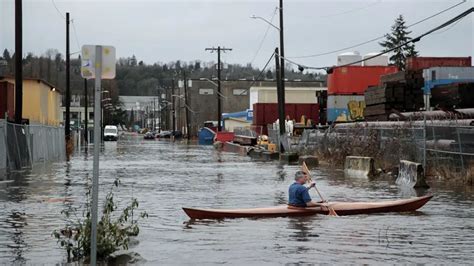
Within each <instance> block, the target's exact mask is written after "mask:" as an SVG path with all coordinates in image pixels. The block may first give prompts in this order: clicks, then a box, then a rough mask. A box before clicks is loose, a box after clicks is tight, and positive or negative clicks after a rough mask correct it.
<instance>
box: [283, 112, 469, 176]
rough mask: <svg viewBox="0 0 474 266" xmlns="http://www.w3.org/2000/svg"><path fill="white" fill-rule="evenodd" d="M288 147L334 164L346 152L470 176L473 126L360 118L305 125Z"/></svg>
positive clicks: (388, 165) (382, 164)
mask: <svg viewBox="0 0 474 266" xmlns="http://www.w3.org/2000/svg"><path fill="white" fill-rule="evenodd" d="M290 147H291V146H290ZM293 149H294V151H297V152H299V153H300V154H312V155H317V156H318V157H320V158H321V159H322V160H325V161H327V162H329V163H330V164H331V165H336V166H342V165H343V163H344V160H345V157H346V156H349V155H353V156H369V157H373V158H374V159H375V162H376V166H377V167H378V168H381V169H384V170H392V169H393V168H396V167H397V166H398V165H399V162H400V160H409V161H413V162H418V163H421V164H423V166H424V169H425V171H426V173H427V174H428V175H438V176H443V177H446V178H472V176H473V175H474V126H467V125H466V123H459V124H458V123H456V121H452V122H451V123H440V124H439V125H438V124H436V123H435V122H432V121H429V122H428V123H426V122H424V123H423V121H417V122H416V123H410V122H407V123H403V124H402V123H398V124H397V123H393V124H392V125H391V126H389V127H387V126H386V125H384V124H381V125H380V126H377V124H372V126H367V124H363V123H361V124H352V125H350V126H340V127H338V126H336V127H331V128H328V129H320V130H318V129H314V130H305V131H304V132H303V134H302V136H301V138H300V139H299V142H298V143H297V144H296V145H294V146H293Z"/></svg>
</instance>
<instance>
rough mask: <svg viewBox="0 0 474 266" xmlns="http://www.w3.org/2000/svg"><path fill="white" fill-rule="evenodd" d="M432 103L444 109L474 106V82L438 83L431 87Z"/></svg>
mask: <svg viewBox="0 0 474 266" xmlns="http://www.w3.org/2000/svg"><path fill="white" fill-rule="evenodd" d="M431 105H432V106H435V107H437V108H442V109H448V110H450V109H454V108H473V107H474V82H465V83H451V84H446V85H437V86H435V87H434V88H432V89H431Z"/></svg>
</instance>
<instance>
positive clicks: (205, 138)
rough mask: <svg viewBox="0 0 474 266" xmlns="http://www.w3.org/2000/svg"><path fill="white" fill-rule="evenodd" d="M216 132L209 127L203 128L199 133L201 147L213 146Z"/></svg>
mask: <svg viewBox="0 0 474 266" xmlns="http://www.w3.org/2000/svg"><path fill="white" fill-rule="evenodd" d="M215 136H216V132H215V131H214V130H212V129H210V128H208V127H203V128H201V129H200V130H199V132H198V139H199V145H212V143H214V137H215Z"/></svg>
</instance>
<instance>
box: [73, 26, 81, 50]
mask: <svg viewBox="0 0 474 266" xmlns="http://www.w3.org/2000/svg"><path fill="white" fill-rule="evenodd" d="M71 22H72V23H71V24H72V30H73V32H74V39H75V40H76V45H77V49H78V50H81V46H80V45H79V38H77V31H76V26H75V23H74V19H73V20H71Z"/></svg>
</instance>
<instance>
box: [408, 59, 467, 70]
mask: <svg viewBox="0 0 474 266" xmlns="http://www.w3.org/2000/svg"><path fill="white" fill-rule="evenodd" d="M471 64H472V61H471V57H470V56H469V57H409V58H407V59H406V69H407V70H421V69H426V68H430V67H470V66H471Z"/></svg>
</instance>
